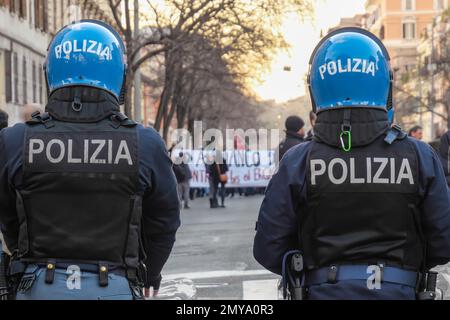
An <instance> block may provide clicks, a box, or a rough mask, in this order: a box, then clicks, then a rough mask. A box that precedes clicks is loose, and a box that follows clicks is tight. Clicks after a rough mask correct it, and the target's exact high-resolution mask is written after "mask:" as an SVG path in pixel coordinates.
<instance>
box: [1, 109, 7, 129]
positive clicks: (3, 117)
mask: <svg viewBox="0 0 450 320" xmlns="http://www.w3.org/2000/svg"><path fill="white" fill-rule="evenodd" d="M6 127H8V114H7V113H6V112H5V111H3V110H1V109H0V130H2V129H3V128H6Z"/></svg>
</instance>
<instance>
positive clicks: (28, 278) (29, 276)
mask: <svg viewBox="0 0 450 320" xmlns="http://www.w3.org/2000/svg"><path fill="white" fill-rule="evenodd" d="M34 281H36V275H35V274H34V273H26V274H24V275H23V277H22V279H20V282H19V285H18V286H17V292H19V293H25V292H27V291H28V290H30V288H31V287H32V286H33V284H34Z"/></svg>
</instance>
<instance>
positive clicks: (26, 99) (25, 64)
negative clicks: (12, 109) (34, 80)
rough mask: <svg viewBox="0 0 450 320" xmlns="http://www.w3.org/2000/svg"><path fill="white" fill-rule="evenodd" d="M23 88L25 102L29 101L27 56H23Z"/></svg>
mask: <svg viewBox="0 0 450 320" xmlns="http://www.w3.org/2000/svg"><path fill="white" fill-rule="evenodd" d="M22 89H23V103H24V104H25V103H28V81H27V58H26V57H25V56H23V60H22Z"/></svg>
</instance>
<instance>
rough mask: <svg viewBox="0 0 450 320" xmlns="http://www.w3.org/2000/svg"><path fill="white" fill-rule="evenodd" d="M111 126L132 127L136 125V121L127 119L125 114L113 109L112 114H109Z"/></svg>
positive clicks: (115, 127) (116, 127)
mask: <svg viewBox="0 0 450 320" xmlns="http://www.w3.org/2000/svg"><path fill="white" fill-rule="evenodd" d="M110 119H111V122H112V123H111V126H112V127H113V128H114V129H118V128H119V127H121V126H122V127H128V128H132V127H135V126H137V122H135V121H133V120H131V119H128V117H127V116H126V115H124V114H123V113H121V112H118V111H113V112H112V116H111V118H110Z"/></svg>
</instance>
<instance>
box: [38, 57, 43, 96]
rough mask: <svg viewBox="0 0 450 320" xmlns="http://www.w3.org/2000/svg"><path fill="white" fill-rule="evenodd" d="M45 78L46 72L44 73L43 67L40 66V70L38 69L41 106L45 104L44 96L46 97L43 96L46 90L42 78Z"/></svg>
mask: <svg viewBox="0 0 450 320" xmlns="http://www.w3.org/2000/svg"><path fill="white" fill-rule="evenodd" d="M43 76H44V72H42V65H41V64H40V65H39V69H38V78H39V103H40V104H43V103H44V102H43V100H44V99H43V96H44V94H43V92H42V91H43V89H44V86H43V81H42V77H43Z"/></svg>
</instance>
